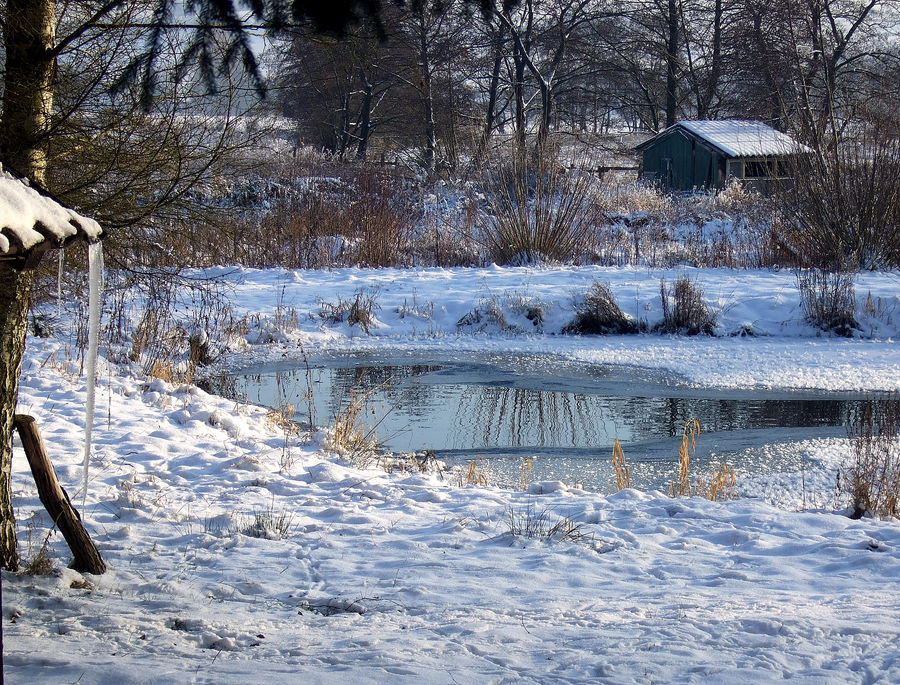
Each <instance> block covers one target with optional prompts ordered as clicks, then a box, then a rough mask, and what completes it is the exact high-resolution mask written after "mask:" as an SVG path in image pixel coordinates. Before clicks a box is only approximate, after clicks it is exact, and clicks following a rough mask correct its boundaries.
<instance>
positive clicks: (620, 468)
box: [612, 438, 631, 491]
mask: <svg viewBox="0 0 900 685" xmlns="http://www.w3.org/2000/svg"><path fill="white" fill-rule="evenodd" d="M612 460H613V468H614V469H615V471H616V490H617V491H618V490H625V489H626V488H630V487H631V470H630V469H629V468H628V466H626V465H625V452H624V451H623V450H622V445H620V444H619V439H618V438H615V439H614V440H613V454H612Z"/></svg>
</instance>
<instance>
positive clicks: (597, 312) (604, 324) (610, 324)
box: [563, 281, 639, 335]
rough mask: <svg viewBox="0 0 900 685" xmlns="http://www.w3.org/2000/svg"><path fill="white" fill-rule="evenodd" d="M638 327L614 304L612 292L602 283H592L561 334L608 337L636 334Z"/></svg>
mask: <svg viewBox="0 0 900 685" xmlns="http://www.w3.org/2000/svg"><path fill="white" fill-rule="evenodd" d="M638 330H639V328H638V325H637V324H636V323H635V322H634V321H633V320H632V319H630V318H628V317H627V316H625V314H624V312H622V310H621V309H620V308H619V305H617V304H616V301H615V299H614V298H613V294H612V291H611V290H610V289H609V286H608V285H606V284H604V283H599V282H597V281H594V283H593V284H592V285H591V288H590V290H588V292H587V293H586V294H585V296H584V301H583V302H582V303H581V305H580V306H579V307H578V311H577V312H576V313H575V318H574V319H572V322H571V323H570V324H569V325H567V326H566V327H565V328H563V333H574V334H576V335H608V334H617V333H637V332H638Z"/></svg>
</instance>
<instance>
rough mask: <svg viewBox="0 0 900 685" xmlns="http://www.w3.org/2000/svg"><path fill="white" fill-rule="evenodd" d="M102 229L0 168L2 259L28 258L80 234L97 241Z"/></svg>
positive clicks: (24, 260) (0, 256) (0, 245)
mask: <svg viewBox="0 0 900 685" xmlns="http://www.w3.org/2000/svg"><path fill="white" fill-rule="evenodd" d="M102 235H103V229H102V228H100V224H98V223H97V222H96V221H94V220H93V219H89V218H88V217H85V216H82V215H81V214H78V213H77V212H76V211H74V210H72V209H69V208H67V207H64V206H63V205H61V204H59V203H58V202H56V201H55V200H52V199H51V198H49V197H47V196H46V195H42V194H41V193H39V192H38V191H37V190H35V189H34V188H31V187H29V186H28V185H26V184H25V183H23V182H22V181H20V180H19V179H17V178H15V177H14V176H11V175H10V174H8V173H7V172H5V171H2V170H0V259H16V260H18V261H22V262H27V261H28V257H29V255H30V254H37V253H40V252H42V251H44V250H45V249H49V248H51V247H62V246H64V245H66V244H68V243H69V242H71V241H73V240H75V239H76V238H78V237H81V238H82V239H85V240H87V241H88V242H95V241H97V240H100V238H101V236H102Z"/></svg>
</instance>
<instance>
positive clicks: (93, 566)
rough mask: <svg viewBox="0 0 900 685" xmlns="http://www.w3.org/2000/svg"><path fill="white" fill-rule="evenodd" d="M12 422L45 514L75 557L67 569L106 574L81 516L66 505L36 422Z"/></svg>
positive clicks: (24, 417)
mask: <svg viewBox="0 0 900 685" xmlns="http://www.w3.org/2000/svg"><path fill="white" fill-rule="evenodd" d="M15 421H16V429H17V430H18V431H19V437H20V438H21V440H22V447H23V448H24V449H25V456H27V457H28V464H29V466H31V473H32V474H33V475H34V482H35V483H36V484H37V489H38V496H39V497H40V498H41V504H43V505H44V507H45V508H46V509H47V513H48V514H50V518H51V519H52V520H53V522H54V523H55V524H56V526H57V528H59V530H60V532H61V533H62V534H63V537H64V538H65V539H66V542H67V543H68V544H69V549H71V550H72V554H73V555H74V559H72V563H71V564H69V567H70V568H73V569H75V570H76V571H78V572H80V573H93V574H95V575H99V574H101V573H103V572H104V571H106V564H105V563H104V562H103V559H101V558H100V552H98V551H97V547H96V546H95V545H94V543H93V541H92V540H91V538H90V536H89V535H88V533H87V531H86V530H85V529H84V526H83V525H82V523H81V517H80V516H79V515H78V512H77V511H76V510H75V508H74V507H73V506H72V504H71V502H69V496H68V495H67V494H66V491H65V490H63V489H62V488H61V487H60V485H59V481H57V480H56V472H55V471H54V470H53V464H51V463H50V458H49V457H48V456H47V450H46V448H45V447H44V440H43V438H41V433H40V431H39V430H38V427H37V422H36V421H35V420H34V417H33V416H27V415H25V414H16V419H15Z"/></svg>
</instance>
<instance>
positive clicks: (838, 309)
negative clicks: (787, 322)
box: [797, 269, 859, 336]
mask: <svg viewBox="0 0 900 685" xmlns="http://www.w3.org/2000/svg"><path fill="white" fill-rule="evenodd" d="M855 281H856V274H855V273H851V272H830V271H827V270H825V269H802V270H799V271H797V288H798V289H799V290H800V306H801V308H802V309H803V317H804V319H805V320H806V322H807V323H809V324H811V325H813V326H815V327H816V328H819V329H821V330H823V331H825V332H828V333H836V334H838V335H843V336H850V335H852V334H853V330H854V329H856V328H859V324H858V323H857V321H856V289H855V287H854V283H855Z"/></svg>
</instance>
